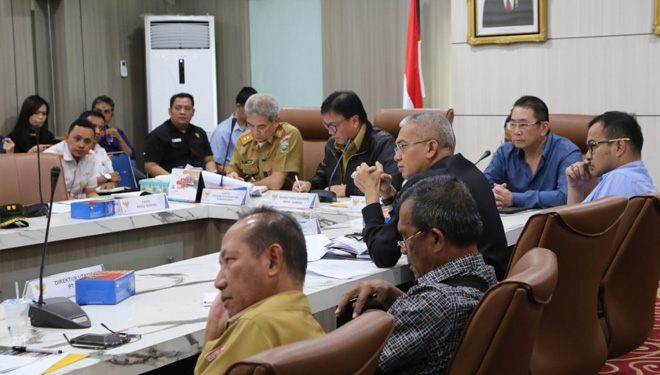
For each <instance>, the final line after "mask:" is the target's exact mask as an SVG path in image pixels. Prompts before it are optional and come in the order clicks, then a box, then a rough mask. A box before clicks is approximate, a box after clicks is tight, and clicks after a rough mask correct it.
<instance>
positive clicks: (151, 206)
mask: <svg viewBox="0 0 660 375" xmlns="http://www.w3.org/2000/svg"><path fill="white" fill-rule="evenodd" d="M169 207H170V204H169V203H168V202H167V197H166V196H165V194H164V193H161V194H150V195H143V196H138V197H132V198H124V199H118V200H117V213H118V214H122V215H126V214H134V213H139V212H150V211H157V210H164V209H166V208H169Z"/></svg>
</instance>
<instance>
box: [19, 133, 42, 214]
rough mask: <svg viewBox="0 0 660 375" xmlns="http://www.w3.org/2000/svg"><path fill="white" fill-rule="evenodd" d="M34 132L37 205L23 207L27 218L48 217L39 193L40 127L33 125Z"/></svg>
mask: <svg viewBox="0 0 660 375" xmlns="http://www.w3.org/2000/svg"><path fill="white" fill-rule="evenodd" d="M32 130H34V138H35V140H36V142H37V176H38V179H39V203H34V204H30V205H27V206H25V210H26V216H27V217H38V216H46V215H48V205H47V204H45V203H44V196H43V194H42V192H41V150H40V148H39V132H40V131H41V127H40V126H39V125H34V127H33V128H32Z"/></svg>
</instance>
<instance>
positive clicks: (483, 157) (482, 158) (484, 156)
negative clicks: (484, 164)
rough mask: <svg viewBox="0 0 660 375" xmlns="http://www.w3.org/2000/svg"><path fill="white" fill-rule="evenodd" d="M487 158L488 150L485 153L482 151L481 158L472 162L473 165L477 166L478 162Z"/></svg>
mask: <svg viewBox="0 0 660 375" xmlns="http://www.w3.org/2000/svg"><path fill="white" fill-rule="evenodd" d="M489 156H490V150H486V151H484V153H483V155H481V157H480V158H479V160H477V161H476V162H474V165H477V164H479V162H480V161H482V160H484V159H485V158H487V157H489Z"/></svg>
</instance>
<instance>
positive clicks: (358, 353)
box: [225, 310, 394, 375]
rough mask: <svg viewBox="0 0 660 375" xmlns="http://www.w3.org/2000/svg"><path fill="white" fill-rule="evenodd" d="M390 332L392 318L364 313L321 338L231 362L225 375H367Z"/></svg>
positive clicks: (371, 312) (372, 370)
mask: <svg viewBox="0 0 660 375" xmlns="http://www.w3.org/2000/svg"><path fill="white" fill-rule="evenodd" d="M393 330H394V317H393V316H392V315H390V314H388V313H386V312H385V311H380V310H368V311H367V312H365V313H364V314H362V315H360V316H359V317H357V318H355V319H353V320H351V321H350V322H348V323H346V324H344V325H343V326H341V327H339V328H337V329H336V330H334V331H332V332H330V333H328V334H327V335H325V336H322V337H317V338H315V339H311V340H304V341H300V342H297V343H293V344H288V345H283V346H280V347H277V348H274V349H270V350H267V351H265V352H262V353H259V354H255V355H253V356H251V357H249V358H246V359H244V360H242V361H239V362H236V363H234V364H233V365H232V366H231V367H229V369H227V372H225V374H227V375H262V374H263V375H265V374H269V375H284V374H286V375H297V374H299V375H303V374H304V375H307V374H315V375H352V374H355V375H358V374H359V375H369V374H374V373H375V372H376V368H377V366H378V359H379V358H380V353H381V352H382V350H383V347H384V346H385V343H387V340H388V339H389V337H390V334H391V333H392V331H393Z"/></svg>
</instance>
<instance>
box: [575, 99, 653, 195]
mask: <svg viewBox="0 0 660 375" xmlns="http://www.w3.org/2000/svg"><path fill="white" fill-rule="evenodd" d="M643 144H644V136H643V135H642V129H641V127H640V126H639V124H638V123H637V120H636V119H635V117H634V116H632V115H629V114H627V113H624V112H617V111H611V112H605V113H603V114H602V115H599V116H596V117H594V119H593V120H591V121H590V122H589V132H588V133H587V155H586V156H585V158H584V161H582V162H577V163H574V164H572V165H571V166H570V167H568V168H566V179H567V180H568V203H569V204H571V203H579V202H582V201H584V202H589V201H592V200H596V199H599V198H602V197H606V196H608V195H621V196H624V197H626V198H630V197H632V196H635V195H639V194H644V193H655V192H657V191H658V189H656V187H655V186H653V180H652V179H651V176H650V175H649V171H648V170H647V169H646V167H645V166H644V162H643V161H642V160H641V159H642V145H643ZM594 178H598V185H597V186H596V188H595V189H594V190H593V191H592V192H591V193H590V194H589V195H588V196H587V197H586V198H585V197H584V196H585V191H584V187H585V185H587V183H589V181H591V180H592V179H594Z"/></svg>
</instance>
